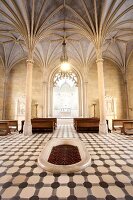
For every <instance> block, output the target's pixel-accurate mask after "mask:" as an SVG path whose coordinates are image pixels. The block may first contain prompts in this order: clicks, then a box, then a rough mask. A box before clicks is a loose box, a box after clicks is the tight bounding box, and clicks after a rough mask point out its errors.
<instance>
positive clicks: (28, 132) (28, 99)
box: [23, 60, 33, 136]
mask: <svg viewBox="0 0 133 200" xmlns="http://www.w3.org/2000/svg"><path fill="white" fill-rule="evenodd" d="M32 68H33V60H27V76H26V105H25V123H24V131H23V133H24V135H26V136H28V135H32V125H31V101H32Z"/></svg>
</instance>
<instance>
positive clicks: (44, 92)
mask: <svg viewBox="0 0 133 200" xmlns="http://www.w3.org/2000/svg"><path fill="white" fill-rule="evenodd" d="M47 86H48V84H47V82H43V88H42V89H43V117H48V101H47V98H48V91H47Z"/></svg>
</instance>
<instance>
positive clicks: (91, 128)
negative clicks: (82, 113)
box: [73, 118, 111, 133]
mask: <svg viewBox="0 0 133 200" xmlns="http://www.w3.org/2000/svg"><path fill="white" fill-rule="evenodd" d="M73 122H74V127H75V129H76V131H77V132H88V133H98V132H99V123H100V119H99V118H74V121H73ZM106 122H107V127H108V120H106ZM108 132H111V130H110V129H109V127H108Z"/></svg>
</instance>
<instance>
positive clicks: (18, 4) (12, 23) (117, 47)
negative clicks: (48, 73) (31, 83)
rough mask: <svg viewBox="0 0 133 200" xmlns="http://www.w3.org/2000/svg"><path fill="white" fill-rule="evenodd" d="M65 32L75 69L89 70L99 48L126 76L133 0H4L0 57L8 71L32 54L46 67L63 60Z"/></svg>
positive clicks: (1, 1) (0, 14) (132, 40)
mask: <svg viewBox="0 0 133 200" xmlns="http://www.w3.org/2000/svg"><path fill="white" fill-rule="evenodd" d="M64 27H65V35H66V43H67V54H68V57H69V59H70V61H71V62H72V64H74V65H76V66H77V65H78V66H79V67H84V66H89V63H90V62H92V61H94V59H96V52H95V50H96V48H98V47H99V46H100V47H101V48H102V52H103V57H105V58H108V59H111V60H113V61H114V62H116V63H117V65H118V67H119V68H120V69H121V70H122V71H123V72H124V71H125V69H126V66H127V63H128V59H129V57H130V55H131V52H132V50H133V0H65V1H64V0H0V57H1V59H2V62H3V66H4V68H5V69H6V70H7V71H9V70H10V69H11V68H12V67H13V66H14V64H15V63H17V62H18V61H20V60H22V59H26V58H27V57H28V56H29V55H30V54H32V53H33V59H34V60H35V61H36V62H38V63H39V65H40V66H42V67H50V66H53V67H54V66H55V65H57V64H58V63H59V61H60V56H61V53H62V48H61V47H62V41H63V37H64Z"/></svg>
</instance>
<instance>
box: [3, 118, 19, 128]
mask: <svg viewBox="0 0 133 200" xmlns="http://www.w3.org/2000/svg"><path fill="white" fill-rule="evenodd" d="M0 122H6V123H8V126H9V129H10V131H18V120H0Z"/></svg>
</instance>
